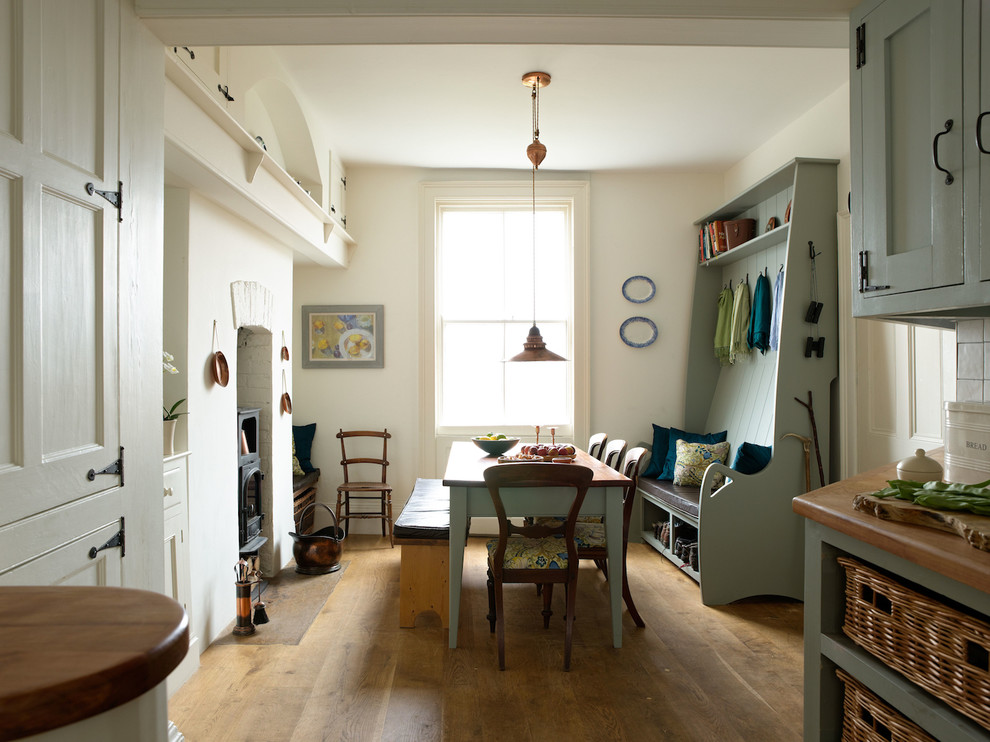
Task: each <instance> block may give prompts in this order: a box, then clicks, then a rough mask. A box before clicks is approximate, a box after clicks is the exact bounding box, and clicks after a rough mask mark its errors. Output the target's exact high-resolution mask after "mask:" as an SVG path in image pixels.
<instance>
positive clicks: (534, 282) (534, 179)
mask: <svg viewBox="0 0 990 742" xmlns="http://www.w3.org/2000/svg"><path fill="white" fill-rule="evenodd" d="M533 327H536V165H533Z"/></svg>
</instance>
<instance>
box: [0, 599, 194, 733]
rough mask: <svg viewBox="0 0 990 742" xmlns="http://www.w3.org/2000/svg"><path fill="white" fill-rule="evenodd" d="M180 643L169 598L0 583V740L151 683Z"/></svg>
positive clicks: (82, 715) (111, 704)
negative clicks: (5, 585) (0, 585)
mask: <svg viewBox="0 0 990 742" xmlns="http://www.w3.org/2000/svg"><path fill="white" fill-rule="evenodd" d="M188 648H189V620H188V618H187V617H186V612H185V611H184V610H183V609H182V606H181V605H179V604H178V603H176V602H175V601H174V600H172V599H171V598H168V597H166V596H164V595H161V594H159V593H153V592H149V591H146V590H133V589H128V588H115V587H68V586H66V587H0V668H2V672H0V740H10V739H19V738H20V737H24V736H27V735H31V734H38V733H40V732H45V731H48V730H50V729H56V728H58V727H61V726H64V725H66V724H72V723H74V722H77V721H81V720H83V719H87V718H89V717H91V716H95V715H96V714H99V713H102V712H104V711H109V710H110V709H113V708H116V707H117V706H120V705H122V704H125V703H127V702H128V701H132V700H133V699H135V698H137V697H138V696H140V695H141V694H143V693H145V692H146V691H149V690H151V689H152V688H154V687H155V686H156V685H158V684H159V683H161V682H162V681H163V680H165V678H166V677H168V675H169V673H170V672H172V670H173V669H175V667H176V666H178V664H179V662H181V661H182V658H183V657H184V656H185V654H186V651H187V649H188Z"/></svg>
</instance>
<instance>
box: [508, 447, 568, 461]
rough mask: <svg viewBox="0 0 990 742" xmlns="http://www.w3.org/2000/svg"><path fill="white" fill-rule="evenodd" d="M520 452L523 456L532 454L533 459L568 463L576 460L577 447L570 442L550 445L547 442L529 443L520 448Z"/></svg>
mask: <svg viewBox="0 0 990 742" xmlns="http://www.w3.org/2000/svg"><path fill="white" fill-rule="evenodd" d="M519 453H520V454H522V455H523V456H530V457H532V458H533V459H541V460H543V461H557V462H560V463H568V462H571V461H573V460H574V456H575V455H576V454H577V449H575V448H574V446H572V445H571V444H570V443H561V444H550V445H547V444H545V443H527V444H525V445H524V446H523V447H522V448H520V449H519Z"/></svg>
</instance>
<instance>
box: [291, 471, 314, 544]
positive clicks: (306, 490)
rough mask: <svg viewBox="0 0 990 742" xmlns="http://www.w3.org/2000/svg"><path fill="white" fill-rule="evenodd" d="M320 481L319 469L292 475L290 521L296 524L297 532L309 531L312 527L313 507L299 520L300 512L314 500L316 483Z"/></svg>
mask: <svg viewBox="0 0 990 742" xmlns="http://www.w3.org/2000/svg"><path fill="white" fill-rule="evenodd" d="M319 481H320V470H319V469H313V471H311V472H306V473H305V474H302V475H294V476H293V477H292V522H293V523H295V524H296V531H297V533H310V532H311V530H312V528H313V516H314V514H315V511H314V509H313V508H310V509H309V512H307V513H306V515H305V516H304V517H303V519H302V520H303V522H301V523H300V522H299V516H300V514H302V512H303V511H304V510H305V509H306V508H307V507H308V506H310V505H312V504H313V503H314V502H316V483H317V482H319Z"/></svg>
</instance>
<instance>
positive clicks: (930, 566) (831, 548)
mask: <svg viewBox="0 0 990 742" xmlns="http://www.w3.org/2000/svg"><path fill="white" fill-rule="evenodd" d="M895 476H896V468H895V465H894V464H888V465H886V466H884V467H880V468H877V469H874V470H872V471H870V472H866V473H864V474H860V475H857V476H855V477H852V478H850V479H847V480H843V481H842V482H837V483H835V484H832V485H829V486H828V487H824V488H822V489H819V490H815V491H813V492H809V493H808V494H805V495H801V496H800V497H797V498H795V499H794V510H795V511H796V512H797V513H798V514H799V515H802V516H804V517H805V518H806V521H805V608H804V617H805V618H804V650H805V652H804V693H805V700H804V716H805V719H804V722H805V723H804V738H805V740H807V741H808V742H811V741H812V740H816V741H817V740H838V739H840V738H842V726H843V714H844V713H848V710H849V709H848V708H846V709H844V707H843V683H842V682H841V681H840V680H839V678H838V676H837V674H836V671H837V670H840V669H841V670H842V671H843V672H845V673H847V674H848V675H849V676H850V677H851V678H853V679H854V680H855V681H856V682H857V683H858V684H859V685H860V686H862V687H863V688H865V689H867V690H868V691H869V692H870V693H872V694H873V695H874V696H875V697H876V698H878V699H879V700H880V701H881V702H882V703H883V704H885V706H886V707H887V708H888V709H889V711H890V713H891V714H893V715H896V717H899V718H900V719H905V720H908V721H910V722H911V723H913V724H915V725H917V726H919V727H921V728H922V729H924V730H925V731H926V732H927V733H928V734H930V735H931V736H933V737H934V738H935V739H939V740H986V739H988V738H990V731H988V730H987V729H985V728H983V727H982V726H981V725H980V724H979V723H977V722H976V721H974V719H973V718H970V717H969V716H968V715H967V714H965V713H962V712H961V711H959V710H957V708H953V707H952V706H950V705H949V704H948V703H946V702H945V701H943V700H940V699H939V698H938V697H936V695H934V694H933V693H930V692H928V691H927V690H925V689H923V688H922V687H921V686H919V685H918V684H916V683H915V682H913V681H912V680H911V679H910V677H909V676H908V675H906V674H902V673H901V672H898V671H897V670H895V669H893V668H892V667H891V664H892V663H891V662H884V661H882V660H881V659H880V658H879V657H878V656H876V654H875V653H871V652H870V651H868V650H867V649H866V648H864V646H863V645H861V644H858V643H856V642H854V641H853V640H852V639H851V638H850V637H849V636H848V635H847V634H846V632H845V630H844V624H846V623H848V622H849V621H850V619H849V618H848V617H847V615H846V602H847V600H849V598H847V595H846V584H845V583H846V580H847V572H846V571H845V570H844V569H843V566H842V564H841V563H840V562H839V561H838V560H839V559H840V558H846V559H852V560H854V561H855V562H856V563H857V564H859V565H862V566H863V567H865V568H866V569H870V570H873V571H874V572H876V573H878V574H882V575H884V576H885V579H887V580H888V581H890V582H892V583H897V584H899V585H903V586H906V587H909V588H912V589H913V590H914V591H915V592H916V593H918V594H919V595H924V596H925V601H926V603H927V604H928V605H930V606H932V607H933V610H939V607H940V606H945V607H946V610H954V611H959V612H962V613H965V614H966V615H968V616H973V617H978V618H979V620H982V621H983V622H984V623H986V622H990V553H988V552H984V551H980V550H978V549H976V548H974V547H972V546H970V545H969V544H968V543H967V542H966V541H965V540H964V539H962V538H960V537H959V536H957V535H956V534H954V533H947V532H943V531H936V530H934V529H930V528H925V527H922V526H915V525H908V524H904V523H894V522H890V521H885V520H880V519H879V518H877V517H876V516H874V515H871V514H867V513H863V512H859V511H857V510H855V509H854V508H853V498H854V496H855V495H856V494H859V493H862V492H871V491H875V490H877V489H879V488H880V487H882V486H884V484H885V483H886V480H887V479H892V478H894V477H895ZM857 595H858V596H859V595H860V594H859V593H857ZM862 597H868V596H862ZM883 598H884V596H883V595H881V593H879V592H877V593H876V597H875V599H874V600H875V603H874V604H875V606H876V607H877V609H878V610H882V611H883V612H884V614H886V615H889V616H891V621H893V620H895V617H897V616H901V615H906V614H907V613H910V612H905V613H902V612H901V610H900V606H899V605H898V604H897V603H895V604H894V605H893V607H892V608H891V607H890V606H887V607H885V608H884V607H883V606H884V605H885V603H884V600H883ZM912 611H918V612H920V611H919V610H918V609H912ZM899 620H901V621H902V622H903V620H904V619H899ZM878 630H879V631H881V632H882V629H878ZM918 630H919V631H923V630H925V629H924V628H923V625H922V624H919V628H918ZM935 636H936V635H935V632H934V631H932V632H931V634H930V635H928V637H927V639H930V640H931V642H932V649H931V650H930V655H929V656H928V657H927V658H925V657H921V656H919V657H914V656H913V655H910V654H908V650H906V649H905V650H903V651H904V652H905V655H904V656H905V658H907V657H914V659H915V661H916V665H915V666H916V667H917V668H923V667H925V666H926V664H925V663H926V662H929V663H932V664H931V665H930V667H935V666H936V665H935V657H936V656H937V653H938V650H937V648H936V638H935ZM921 643H923V642H921ZM904 646H907V642H904ZM979 654H980V652H979V651H978V650H977V648H976V647H974V649H973V651H972V662H973V663H979V662H981V661H982V660H981V659H980V657H979V656H978V655H979ZM967 659H970V658H967ZM945 664H946V666H948V662H946V663H945ZM929 677H931V678H935V677H938V675H936V674H935V673H934V670H932V672H931V674H930V675H929ZM943 695H946V694H945V691H944V689H943ZM952 700H953V701H954V702H956V701H957V700H958V699H957V697H956V698H953V699H952ZM956 705H957V707H958V705H959V704H958V703H956ZM895 738H896V739H903V738H906V737H895Z"/></svg>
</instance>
